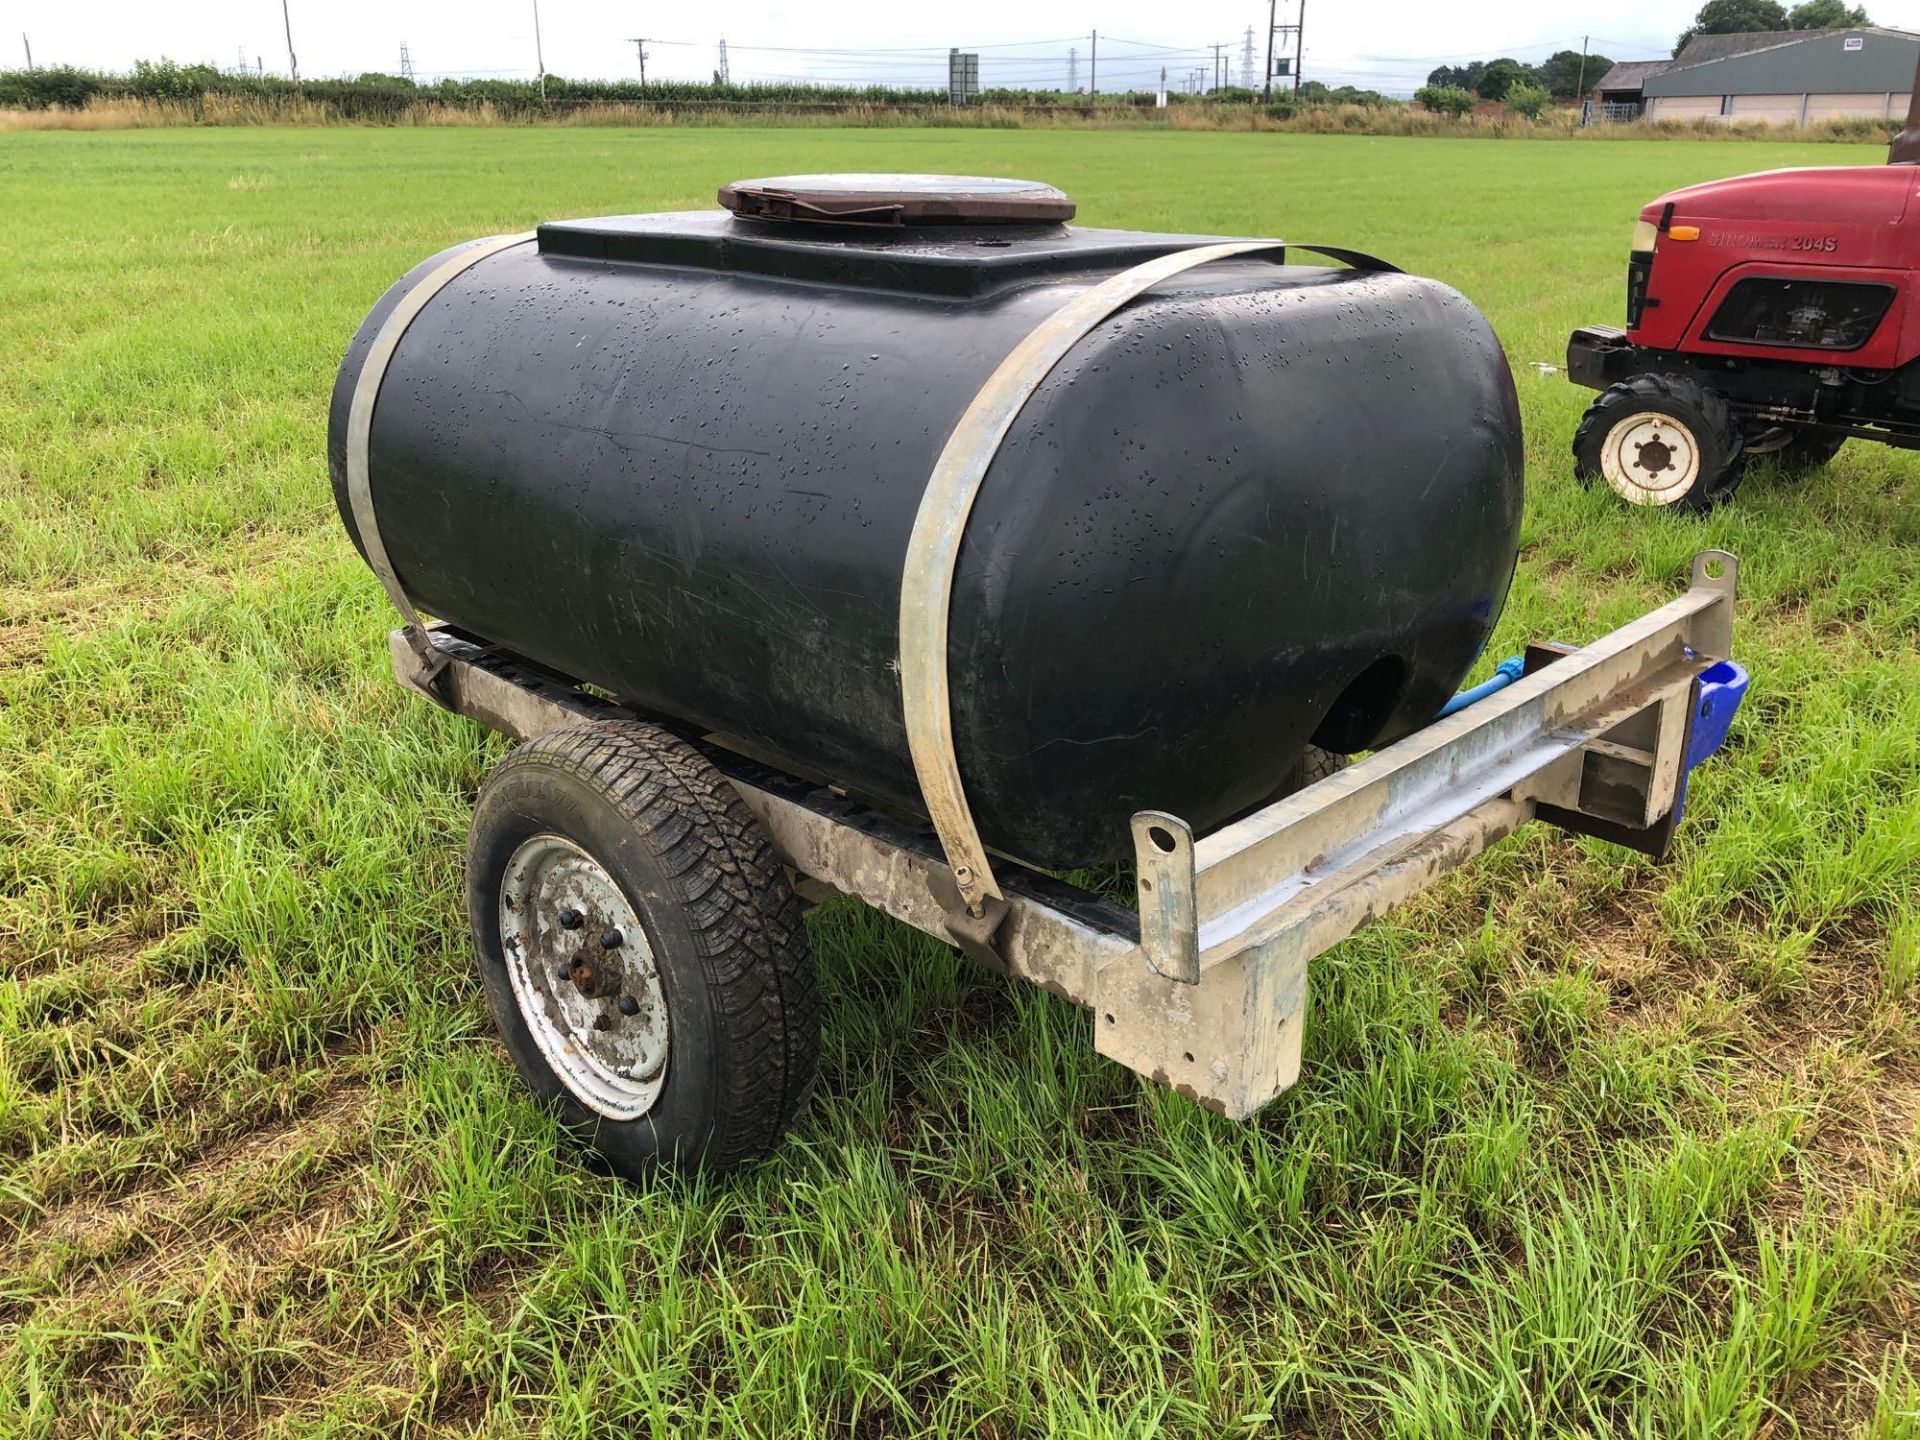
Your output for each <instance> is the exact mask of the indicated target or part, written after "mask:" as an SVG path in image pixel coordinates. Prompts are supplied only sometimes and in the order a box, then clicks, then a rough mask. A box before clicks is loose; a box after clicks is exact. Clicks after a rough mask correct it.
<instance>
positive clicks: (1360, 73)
mask: <svg viewBox="0 0 1920 1440" xmlns="http://www.w3.org/2000/svg"><path fill="white" fill-rule="evenodd" d="M1298 3H1300V0H1283V3H1282V4H1281V21H1282V23H1285V22H1286V21H1287V20H1288V19H1290V18H1291V11H1292V10H1293V8H1294V7H1295V6H1297V5H1298ZM1698 3H1699V0H1609V3H1607V4H1604V5H1601V4H1594V5H1592V6H1590V7H1578V6H1573V5H1566V4H1558V3H1556V4H1548V5H1543V4H1540V3H1538V0H1465V3H1459V4H1452V5H1439V4H1434V3H1431V0H1372V3H1368V4H1352V3H1339V0H1309V8H1308V11H1307V16H1306V18H1307V41H1306V61H1305V64H1304V65H1303V67H1302V70H1303V73H1304V74H1305V75H1306V77H1307V78H1309V79H1320V80H1324V81H1326V82H1327V83H1328V84H1332V85H1340V84H1353V85H1360V86H1363V87H1372V88H1375V89H1380V90H1386V91H1398V92H1406V91H1410V90H1411V89H1412V88H1413V87H1415V86H1417V85H1419V84H1421V83H1422V82H1423V81H1424V79H1425V77H1426V74H1427V72H1428V71H1429V70H1431V69H1432V68H1433V67H1434V66H1435V65H1438V64H1442V63H1452V62H1456V61H1460V60H1469V59H1474V58H1485V57H1488V56H1493V55H1512V56H1515V57H1516V58H1518V59H1521V60H1528V61H1532V60H1539V59H1542V58H1544V57H1545V56H1546V55H1548V54H1550V53H1551V52H1553V51H1555V50H1561V49H1576V50H1577V49H1579V48H1580V43H1581V32H1582V31H1583V30H1590V31H1591V32H1592V41H1591V44H1592V47H1593V49H1594V50H1596V51H1598V52H1600V53H1603V54H1605V55H1608V56H1611V57H1612V58H1614V59H1646V58H1652V57H1655V56H1663V55H1665V54H1667V53H1668V51H1669V49H1670V48H1671V46H1672V43H1673V37H1674V35H1675V34H1677V33H1678V32H1679V31H1680V30H1681V29H1683V28H1684V27H1685V26H1686V24H1687V21H1688V19H1689V17H1690V16H1691V15H1692V13H1693V11H1694V9H1695V8H1696V7H1697V5H1698ZM1788 3H1792V0H1788ZM1867 4H1868V9H1869V12H1870V13H1871V14H1872V16H1873V18H1874V19H1875V20H1876V21H1878V22H1879V23H1881V24H1884V25H1892V26H1896V27H1900V28H1920V0H1867ZM287 5H288V8H289V11H290V14H291V18H292V25H293V49H294V51H295V53H296V54H297V55H298V56H299V60H300V70H301V73H302V74H303V75H306V76H309V77H312V76H326V75H342V74H358V73H359V72H361V71H363V70H387V71H393V70H397V69H398V68H399V63H400V46H401V44H402V42H405V43H406V44H407V46H408V47H409V49H410V52H411V55H412V59H413V65H414V70H415V73H416V75H417V76H418V77H419V78H420V79H422V80H428V79H436V78H438V77H439V76H441V75H498V76H505V77H515V76H526V77H531V76H532V75H533V74H534V73H535V52H534V20H533V15H534V0H287ZM280 11H281V6H280V0H172V3H164V4H163V3H158V0H64V3H54V0H31V3H25V4H22V3H19V0H0V23H3V24H4V30H5V31H11V32H14V33H12V34H4V33H0V44H4V45H5V46H6V47H8V49H11V51H12V52H13V53H12V54H11V55H8V56H7V59H6V61H5V63H6V64H9V65H18V64H20V63H21V60H22V59H23V56H22V55H21V54H20V50H19V47H20V43H21V42H20V37H19V32H21V31H25V32H26V34H27V37H28V38H29V39H30V40H31V42H32V46H33V58H34V61H35V63H36V64H40V65H59V64H71V65H81V66H88V67H93V68H104V69H115V70H118V69H125V68H127V67H128V66H130V65H131V64H132V63H133V61H135V60H136V59H153V58H157V57H160V56H169V57H171V58H173V59H176V60H183V61H187V60H192V61H206V62H210V63H212V64H216V65H220V66H223V67H231V66H234V65H237V64H238V63H240V61H241V59H242V57H244V59H245V62H246V63H247V64H248V65H253V64H254V63H255V62H256V59H257V60H258V61H259V62H260V63H263V64H264V65H265V67H266V68H267V69H268V70H270V71H277V72H279V73H282V74H284V73H286V70H287V40H286V35H285V33H284V31H283V29H282V24H281V13H280ZM539 13H540V38H541V42H542V47H543V50H544V54H545V58H546V67H547V71H548V73H549V74H554V75H569V76H577V77H583V78H584V77H623V76H633V75H635V74H636V73H637V71H636V58H635V55H634V47H633V45H632V44H631V43H630V42H629V40H628V37H631V36H635V35H647V36H651V37H654V38H653V39H652V40H651V42H650V43H649V46H648V50H649V54H648V59H647V73H648V76H649V77H650V78H653V77H661V78H668V77H674V78H687V79H704V78H706V77H708V76H709V75H711V73H712V71H713V67H714V57H715V49H716V44H717V42H718V41H719V40H720V39H721V38H722V37H725V39H726V41H727V44H728V49H729V52H730V55H731V61H732V75H733V78H734V79H735V80H775V79H780V80H785V79H806V80H821V81H837V82H856V81H857V82H860V83H868V82H878V83H893V84H921V85H944V84H945V81H946V61H945V52H946V48H947V47H948V46H951V45H958V46H960V47H962V48H974V49H978V50H979V51H980V78H981V83H982V84H984V85H989V86H991V85H995V84H1005V85H1024V84H1033V85H1064V84H1065V83H1066V81H1067V74H1068V51H1069V48H1070V47H1074V46H1077V47H1078V48H1079V52H1080V56H1079V64H1080V68H1079V81H1080V84H1081V85H1082V86H1083V87H1084V86H1085V85H1086V84H1087V83H1088V80H1089V78H1090V77H1089V71H1090V67H1091V62H1092V50H1093V45H1092V42H1091V40H1090V38H1089V32H1090V31H1091V30H1092V29H1093V28H1094V27H1096V26H1097V27H1098V28H1099V30H1100V32H1101V39H1100V47H1099V48H1100V88H1101V89H1103V90H1105V89H1109V88H1114V89H1119V88H1126V87H1129V86H1130V87H1133V88H1137V89H1147V88H1151V87H1152V86H1153V85H1154V84H1155V82H1156V81H1157V79H1158V76H1159V73H1160V68H1161V66H1162V65H1164V66H1166V68H1167V70H1168V77H1169V84H1170V85H1172V86H1174V87H1175V88H1183V80H1184V78H1185V76H1186V74H1187V72H1188V71H1190V70H1192V69H1194V68H1196V67H1205V68H1206V70H1207V72H1208V73H1209V74H1210V73H1211V66H1212V51H1211V48H1210V47H1211V45H1212V44H1213V43H1214V42H1220V43H1222V44H1224V45H1225V46H1226V49H1227V53H1228V55H1229V57H1230V62H1229V63H1230V64H1231V66H1232V69H1233V73H1234V77H1235V78H1236V79H1237V78H1238V75H1239V67H1240V61H1241V55H1242V46H1243V43H1244V40H1245V36H1246V31H1247V27H1249V26H1252V27H1253V28H1254V39H1255V44H1256V46H1261V45H1263V44H1264V42H1263V41H1262V39H1261V35H1262V30H1263V27H1264V22H1265V19H1266V6H1265V5H1264V4H1262V3H1259V0H1188V3H1179V4H1168V3H1166V0H1154V3H1148V0H1098V3H1095V0H1038V3H1036V0H1025V3H1014V0H971V3H969V4H967V5H964V6H960V5H954V6H936V5H917V4H906V3H900V0H855V3H842V4H829V5H811V6H798V5H774V4H759V3H753V0H709V3H706V4H678V5H658V4H635V3H622V4H615V3H609V0H539ZM0 54H6V51H5V50H0ZM1260 58H1261V59H1264V55H1261V57H1260ZM1259 63H1260V61H1259V60H1256V62H1255V65H1256V69H1257V67H1258V65H1259Z"/></svg>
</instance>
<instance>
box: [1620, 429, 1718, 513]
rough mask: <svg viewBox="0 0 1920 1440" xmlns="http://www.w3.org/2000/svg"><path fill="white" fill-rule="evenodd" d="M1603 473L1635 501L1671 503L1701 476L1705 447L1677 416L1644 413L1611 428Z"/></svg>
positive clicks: (1625, 498)
mask: <svg viewBox="0 0 1920 1440" xmlns="http://www.w3.org/2000/svg"><path fill="white" fill-rule="evenodd" d="M1600 473H1601V474H1602V475H1603V476H1605V477H1606V481H1607V484H1608V485H1609V486H1611V487H1612V488H1613V490H1614V493H1616V494H1617V495H1619V496H1620V497H1621V498H1622V499H1624V500H1628V501H1631V502H1632V503H1633V504H1635V505H1671V504H1672V503H1673V502H1674V501H1676V500H1679V499H1681V498H1682V497H1684V496H1685V495H1686V494H1687V493H1688V492H1689V491H1691V490H1692V489H1693V487H1694V484H1695V482H1696V481H1698V480H1699V478H1700V445H1699V442H1698V441H1697V440H1696V439H1695V438H1694V434H1693V432H1692V431H1691V430H1689V429H1688V428H1687V427H1686V426H1685V425H1683V424H1681V423H1680V422H1679V421H1678V420H1676V419H1674V418H1673V417H1672V416H1671V415H1663V414H1661V413H1659V412H1658V411H1652V410H1647V411H1642V412H1641V413H1639V414H1637V415H1629V416H1627V417H1626V419H1624V420H1622V421H1620V422H1619V423H1618V424H1616V425H1615V426H1614V427H1613V429H1611V430H1610V431H1608V432H1607V440H1606V445H1605V446H1604V447H1603V449H1602V450H1601V454H1600Z"/></svg>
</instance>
